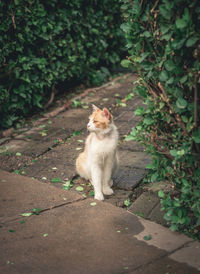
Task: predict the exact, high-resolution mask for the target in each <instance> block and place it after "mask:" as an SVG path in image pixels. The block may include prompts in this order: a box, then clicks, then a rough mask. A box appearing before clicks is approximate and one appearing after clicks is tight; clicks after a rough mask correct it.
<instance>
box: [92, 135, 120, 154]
mask: <svg viewBox="0 0 200 274" xmlns="http://www.w3.org/2000/svg"><path fill="white" fill-rule="evenodd" d="M116 145H117V144H116V140H115V139H109V138H105V139H103V140H98V139H97V138H93V140H92V142H91V144H90V152H91V153H98V154H109V153H112V152H113V151H114V150H115V149H116Z"/></svg>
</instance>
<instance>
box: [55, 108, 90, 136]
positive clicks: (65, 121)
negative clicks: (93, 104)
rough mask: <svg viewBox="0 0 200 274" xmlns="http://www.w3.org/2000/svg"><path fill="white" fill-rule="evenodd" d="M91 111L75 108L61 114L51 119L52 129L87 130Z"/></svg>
mask: <svg viewBox="0 0 200 274" xmlns="http://www.w3.org/2000/svg"><path fill="white" fill-rule="evenodd" d="M90 111H91V109H83V108H73V109H69V110H66V111H65V112H62V113H60V114H59V115H58V116H56V117H54V118H52V119H51V122H52V124H51V127H52V128H63V129H65V130H70V132H71V133H73V132H74V131H78V130H82V129H84V128H86V125H87V122H88V116H89V114H90Z"/></svg>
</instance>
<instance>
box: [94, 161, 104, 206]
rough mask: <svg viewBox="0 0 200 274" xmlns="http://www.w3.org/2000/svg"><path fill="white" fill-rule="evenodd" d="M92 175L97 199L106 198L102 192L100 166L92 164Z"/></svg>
mask: <svg viewBox="0 0 200 274" xmlns="http://www.w3.org/2000/svg"><path fill="white" fill-rule="evenodd" d="M91 175H92V176H91V177H92V185H93V187H94V198H95V199H97V200H100V201H102V200H104V196H103V193H102V185H101V180H102V171H101V169H100V168H99V167H98V166H94V165H92V166H91Z"/></svg>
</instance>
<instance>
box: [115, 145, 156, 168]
mask: <svg viewBox="0 0 200 274" xmlns="http://www.w3.org/2000/svg"><path fill="white" fill-rule="evenodd" d="M118 155H119V161H120V163H121V164H120V165H121V166H122V167H133V168H140V169H145V168H146V166H147V165H148V164H150V163H151V158H150V156H149V155H148V154H146V153H145V152H140V151H139V152H138V151H134V152H133V151H129V150H121V147H120V148H119V150H118Z"/></svg>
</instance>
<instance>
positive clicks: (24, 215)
mask: <svg viewBox="0 0 200 274" xmlns="http://www.w3.org/2000/svg"><path fill="white" fill-rule="evenodd" d="M31 215H33V213H32V212H27V213H22V214H20V216H23V217H29V216H31Z"/></svg>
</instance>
